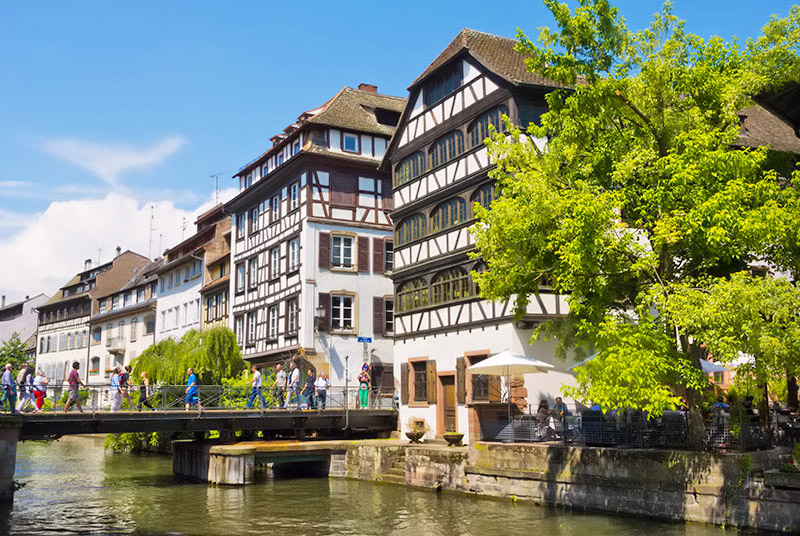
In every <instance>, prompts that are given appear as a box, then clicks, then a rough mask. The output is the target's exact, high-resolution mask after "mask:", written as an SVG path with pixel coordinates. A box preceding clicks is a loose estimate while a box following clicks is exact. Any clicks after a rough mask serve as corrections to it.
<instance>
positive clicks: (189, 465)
mask: <svg viewBox="0 0 800 536" xmlns="http://www.w3.org/2000/svg"><path fill="white" fill-rule="evenodd" d="M255 453H256V449H255V448H254V447H249V446H240V445H213V444H208V443H202V442H198V441H175V442H174V443H173V444H172V472H173V473H175V474H176V475H180V476H183V477H186V478H190V479H192V480H199V481H201V482H211V483H212V484H220V485H228V486H242V485H245V484H252V483H253V475H254V472H255Z"/></svg>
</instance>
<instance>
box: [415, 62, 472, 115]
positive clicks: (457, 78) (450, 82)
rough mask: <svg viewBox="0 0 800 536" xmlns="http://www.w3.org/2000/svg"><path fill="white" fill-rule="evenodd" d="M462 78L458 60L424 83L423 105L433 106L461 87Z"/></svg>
mask: <svg viewBox="0 0 800 536" xmlns="http://www.w3.org/2000/svg"><path fill="white" fill-rule="evenodd" d="M462 79H463V72H462V65H461V62H460V61H459V62H457V63H456V64H455V65H453V66H452V67H450V68H449V69H446V70H443V71H442V72H441V73H440V74H439V75H437V76H436V77H434V78H432V79H431V80H430V82H428V83H427V84H425V88H424V91H425V106H433V105H434V104H436V103H437V102H439V101H440V100H442V99H444V98H445V97H447V96H448V95H450V94H452V93H455V92H456V91H457V90H458V88H460V87H461V81H462Z"/></svg>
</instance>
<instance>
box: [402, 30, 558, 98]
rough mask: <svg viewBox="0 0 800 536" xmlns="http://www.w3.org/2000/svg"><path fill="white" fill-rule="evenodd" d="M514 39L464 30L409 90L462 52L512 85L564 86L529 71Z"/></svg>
mask: <svg viewBox="0 0 800 536" xmlns="http://www.w3.org/2000/svg"><path fill="white" fill-rule="evenodd" d="M516 43H517V41H515V40H514V39H509V38H507V37H500V36H499V35H492V34H488V33H484V32H478V31H476V30H471V29H469V28H464V29H463V30H461V31H460V32H459V33H458V35H457V36H456V38H455V39H453V40H452V41H451V42H450V44H449V45H447V47H446V48H445V49H444V50H443V51H442V52H441V54H439V55H438V56H437V57H436V59H435V60H433V62H432V63H431V64H430V65H428V68H427V69H425V70H424V71H423V72H422V74H421V75H419V76H418V77H417V79H416V80H414V82H413V83H412V84H411V86H409V88H408V89H409V90H410V89H412V88H413V87H414V86H416V85H417V84H419V83H420V82H422V81H423V80H424V79H426V78H427V77H428V75H430V74H431V73H432V72H434V71H435V70H436V69H438V68H439V67H441V66H442V65H444V64H445V63H447V62H448V61H450V60H451V59H453V58H454V57H455V56H456V55H457V54H458V53H459V52H461V51H462V50H465V49H466V50H467V51H468V52H469V53H470V54H471V55H472V56H473V57H474V58H475V59H477V60H478V61H479V62H481V64H482V65H483V66H484V67H486V68H487V69H489V70H490V71H492V72H494V73H495V74H497V75H498V76H500V77H502V78H504V79H506V80H508V81H509V82H511V83H512V84H515V85H519V84H525V85H534V86H545V87H564V85H563V84H560V83H558V82H554V81H553V80H550V79H549V78H545V77H544V76H542V75H540V74H537V73H533V72H530V71H528V69H527V68H526V67H525V61H524V59H525V58H524V56H523V55H522V54H519V53H518V52H516V51H515V50H514V45H515V44H516Z"/></svg>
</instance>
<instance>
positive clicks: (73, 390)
mask: <svg viewBox="0 0 800 536" xmlns="http://www.w3.org/2000/svg"><path fill="white" fill-rule="evenodd" d="M79 368H81V364H80V363H78V362H77V361H74V362H73V363H72V370H71V371H70V373H69V377H68V378H67V382H68V383H69V395H68V396H67V405H66V406H64V413H66V412H67V411H69V406H70V404H72V403H73V402H75V405H76V406H78V411H80V412H81V413H83V408H82V407H81V395H80V393H79V392H78V387H79V386H81V385H82V386H83V388H84V389H86V384H85V383H83V380H81V375H80V374H79V373H78V369H79Z"/></svg>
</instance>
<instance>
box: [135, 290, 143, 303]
mask: <svg viewBox="0 0 800 536" xmlns="http://www.w3.org/2000/svg"><path fill="white" fill-rule="evenodd" d="M143 301H144V289H143V288H140V289H139V290H137V291H136V303H141V302H143Z"/></svg>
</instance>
